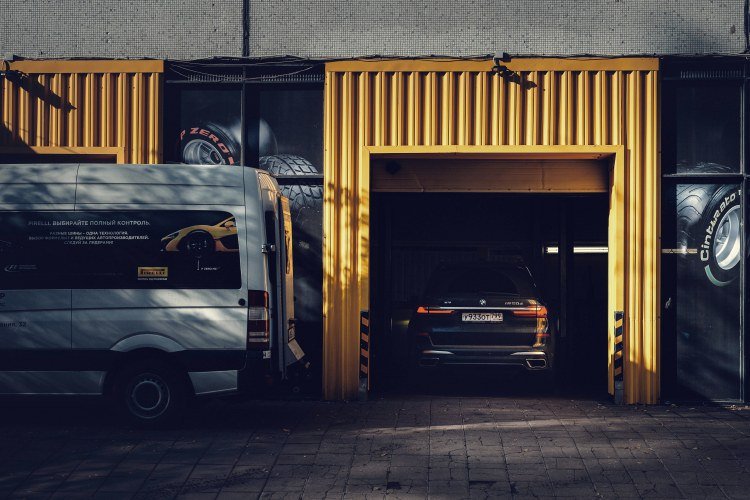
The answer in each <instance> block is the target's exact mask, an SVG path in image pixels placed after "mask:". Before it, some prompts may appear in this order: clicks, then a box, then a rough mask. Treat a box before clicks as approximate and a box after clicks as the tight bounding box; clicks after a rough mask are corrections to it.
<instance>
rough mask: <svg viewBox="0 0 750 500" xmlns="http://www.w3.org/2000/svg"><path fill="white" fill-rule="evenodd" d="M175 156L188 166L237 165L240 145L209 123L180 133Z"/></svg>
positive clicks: (220, 128) (188, 128)
mask: <svg viewBox="0 0 750 500" xmlns="http://www.w3.org/2000/svg"><path fill="white" fill-rule="evenodd" d="M177 155H178V158H180V160H181V161H182V162H183V163H187V164H190V165H237V164H239V161H240V145H239V143H238V142H237V140H235V139H234V138H233V137H232V136H231V135H230V134H228V133H227V132H225V131H224V129H223V128H222V127H220V126H219V125H216V124H215V123H210V122H209V123H204V124H200V125H197V126H195V127H185V128H184V129H182V130H181V131H180V134H179V136H178V141H177Z"/></svg>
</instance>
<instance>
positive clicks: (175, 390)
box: [112, 359, 188, 428]
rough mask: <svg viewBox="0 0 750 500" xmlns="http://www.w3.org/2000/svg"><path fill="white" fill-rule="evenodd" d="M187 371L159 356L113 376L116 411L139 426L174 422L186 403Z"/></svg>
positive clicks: (181, 413)
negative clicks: (181, 371) (182, 370)
mask: <svg viewBox="0 0 750 500" xmlns="http://www.w3.org/2000/svg"><path fill="white" fill-rule="evenodd" d="M187 395H188V388H187V383H186V374H184V373H180V371H179V370H178V369H176V368H175V367H173V366H171V365H170V364H168V363H166V362H164V361H162V360H158V359H145V360H142V361H137V362H135V363H132V364H130V365H128V366H125V367H123V368H122V370H121V371H120V372H118V373H117V375H116V376H115V382H114V387H113V393H112V397H113V398H114V403H115V406H116V408H117V411H118V413H119V414H120V415H121V416H123V417H124V418H125V419H126V420H127V421H128V422H130V423H131V424H133V425H136V426H138V427H145V428H162V427H165V426H168V425H170V424H174V423H175V422H177V421H178V419H179V418H180V417H182V415H183V411H184V409H185V407H186V404H187Z"/></svg>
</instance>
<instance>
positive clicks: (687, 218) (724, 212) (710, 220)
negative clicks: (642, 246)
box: [676, 163, 743, 286]
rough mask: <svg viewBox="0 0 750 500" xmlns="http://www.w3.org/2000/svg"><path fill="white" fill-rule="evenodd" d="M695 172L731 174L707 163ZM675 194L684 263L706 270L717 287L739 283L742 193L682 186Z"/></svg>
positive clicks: (715, 186)
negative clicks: (737, 280)
mask: <svg viewBox="0 0 750 500" xmlns="http://www.w3.org/2000/svg"><path fill="white" fill-rule="evenodd" d="M692 171H693V172H697V173H723V172H728V171H731V170H730V169H729V168H728V167H725V166H723V165H717V164H712V163H706V164H701V165H697V166H696V167H695V168H694V169H692ZM676 194H677V200H676V202H677V205H676V211H677V245H678V248H679V250H681V251H682V253H681V257H682V259H681V260H682V261H683V263H695V264H696V265H698V266H700V267H701V268H703V270H704V271H705V274H706V277H707V279H708V280H709V281H710V282H711V283H712V284H714V285H715V286H726V285H728V284H729V283H731V282H733V281H734V280H736V279H737V278H738V277H739V275H740V260H741V257H742V253H741V247H742V237H743V235H742V227H741V225H740V223H741V221H742V208H741V198H742V189H741V188H740V187H738V186H736V185H721V184H680V185H679V186H678V189H677V193H676Z"/></svg>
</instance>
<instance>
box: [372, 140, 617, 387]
mask: <svg viewBox="0 0 750 500" xmlns="http://www.w3.org/2000/svg"><path fill="white" fill-rule="evenodd" d="M416 158H420V159H432V160H438V159H439V160H452V161H456V162H457V163H458V162H460V163H464V162H471V161H473V160H496V161H498V162H502V161H508V160H517V161H520V162H523V161H537V160H546V161H555V160H562V161H565V160H596V161H602V162H603V163H604V162H607V163H609V193H608V194H609V219H608V229H607V240H608V256H607V275H608V280H607V304H608V306H607V318H608V323H607V346H608V351H607V364H608V367H609V368H608V382H607V387H608V389H609V392H610V394H611V393H613V391H614V378H613V364H612V359H613V357H612V356H613V346H614V315H615V311H622V310H623V309H624V303H625V298H624V294H623V290H624V273H623V272H622V271H621V270H623V269H625V245H624V241H623V238H621V237H618V236H619V235H622V234H624V220H625V218H624V215H625V197H624V196H623V194H624V189H625V176H624V170H625V161H624V158H625V148H624V147H623V146H421V147H420V146H369V147H363V148H362V152H361V158H360V159H361V161H362V163H361V165H372V162H373V161H375V160H378V159H387V160H394V161H398V160H402V161H408V160H410V159H416ZM501 165H502V164H500V163H499V164H498V168H503V167H502V166H501ZM516 168H523V167H522V166H520V167H516ZM363 170H368V175H367V176H366V177H365V176H363V177H362V179H361V182H362V183H366V184H367V189H368V192H369V189H370V182H371V179H372V177H371V176H372V171H371V169H363ZM579 181H580V179H571V185H572V186H573V187H572V189H571V190H568V191H549V193H550V194H551V193H555V192H567V193H570V192H576V191H577V189H576V185H577V183H578V182H579ZM452 192H458V191H452ZM484 192H487V191H484ZM498 192H502V191H498ZM534 192H535V193H537V194H539V191H538V190H537V191H534ZM361 206H363V207H365V208H366V211H363V212H361V213H360V217H359V231H360V234H362V235H366V236H365V237H366V239H367V240H368V241H369V234H370V226H369V221H370V211H369V209H370V204H369V203H367V204H361ZM362 250H365V249H364V248H362V249H361V250H360V252H361V253H360V259H361V262H362V267H361V268H360V273H359V274H360V279H361V280H362V281H363V282H364V283H366V284H367V285H366V286H365V287H364V289H365V290H364V292H365V293H364V294H363V295H362V296H361V301H362V303H366V304H368V306H367V307H366V308H365V309H369V303H370V296H369V289H370V288H369V279H370V265H369V245H368V246H367V247H366V251H362ZM618 270H620V272H618Z"/></svg>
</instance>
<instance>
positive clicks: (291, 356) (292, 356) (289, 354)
mask: <svg viewBox="0 0 750 500" xmlns="http://www.w3.org/2000/svg"><path fill="white" fill-rule="evenodd" d="M286 338H287V343H286V355H285V356H284V359H285V360H286V366H290V365H293V364H294V363H297V362H298V361H300V360H301V359H302V358H304V357H305V352H304V351H303V350H302V347H300V345H299V344H298V343H297V332H296V328H295V321H294V319H290V320H289V327H288V328H287V337H286Z"/></svg>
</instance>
